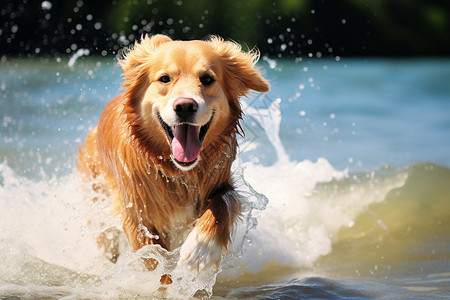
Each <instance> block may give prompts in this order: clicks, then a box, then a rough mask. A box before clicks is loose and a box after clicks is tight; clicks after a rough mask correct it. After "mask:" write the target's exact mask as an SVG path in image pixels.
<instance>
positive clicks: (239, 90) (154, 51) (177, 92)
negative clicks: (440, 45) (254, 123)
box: [120, 35, 269, 170]
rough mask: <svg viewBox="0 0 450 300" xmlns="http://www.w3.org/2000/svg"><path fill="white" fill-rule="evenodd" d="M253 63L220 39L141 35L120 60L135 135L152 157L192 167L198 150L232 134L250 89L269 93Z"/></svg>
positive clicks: (254, 58)
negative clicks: (140, 38) (179, 38)
mask: <svg viewBox="0 0 450 300" xmlns="http://www.w3.org/2000/svg"><path fill="white" fill-rule="evenodd" d="M257 60H258V54H257V53H256V52H248V53H246V52H243V51H242V50H241V47H240V46H239V45H237V44H235V43H232V42H226V41H223V40H222V39H221V38H218V37H212V38H210V39H209V40H207V41H198V40H195V41H173V40H171V39H170V38H169V37H167V36H163V35H155V36H153V37H151V38H149V37H144V38H143V39H142V40H141V42H139V43H136V45H135V46H134V47H133V48H132V49H131V50H129V51H128V52H127V53H126V55H125V57H124V59H123V60H121V61H120V65H121V66H122V69H123V71H124V77H125V82H124V83H123V87H124V88H125V92H124V93H125V97H127V105H128V106H129V107H126V110H127V111H126V113H127V114H128V115H129V116H130V123H131V125H132V128H133V134H134V135H135V136H136V137H137V138H139V139H141V140H142V141H143V142H144V143H145V144H146V145H147V148H148V149H149V151H152V152H153V153H152V154H154V155H155V156H160V157H161V156H162V157H164V158H168V157H170V158H171V159H172V161H173V162H174V163H175V165H176V166H177V167H178V168H179V169H181V170H190V169H192V168H193V167H194V166H195V165H196V164H197V162H198V161H199V157H200V155H201V154H200V153H201V150H202V148H205V147H208V145H212V144H214V143H215V142H217V141H220V140H223V135H229V134H232V133H234V132H235V131H236V128H237V126H238V121H239V119H240V117H241V109H240V104H239V102H238V98H239V97H240V96H243V95H246V94H247V92H248V91H249V90H255V91H258V92H267V91H268V90H269V85H268V83H267V81H266V80H265V79H264V78H263V77H262V76H261V75H260V73H259V72H258V70H257V69H256V68H255V63H256V61H257Z"/></svg>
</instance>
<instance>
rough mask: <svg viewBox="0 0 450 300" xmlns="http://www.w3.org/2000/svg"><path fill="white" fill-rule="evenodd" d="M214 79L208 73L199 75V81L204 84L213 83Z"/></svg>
mask: <svg viewBox="0 0 450 300" xmlns="http://www.w3.org/2000/svg"><path fill="white" fill-rule="evenodd" d="M214 81H215V80H214V78H212V76H210V75H203V76H202V77H200V82H201V83H202V84H203V85H206V86H208V85H211V84H213V83H214Z"/></svg>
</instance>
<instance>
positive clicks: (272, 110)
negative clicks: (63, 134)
mask: <svg viewBox="0 0 450 300" xmlns="http://www.w3.org/2000/svg"><path fill="white" fill-rule="evenodd" d="M280 103H281V99H280V98H277V99H276V100H275V101H273V102H272V103H271V105H270V107H268V108H266V109H264V108H255V107H252V106H250V105H248V104H247V103H246V102H244V101H242V109H243V111H244V112H245V113H246V114H247V115H250V116H252V117H253V118H254V119H255V120H256V121H258V123H259V124H260V125H261V127H262V128H263V129H264V132H265V133H266V135H267V138H268V139H269V141H270V143H271V144H272V146H273V147H274V148H275V151H276V153H277V157H278V161H279V162H280V163H286V162H288V161H289V157H288V155H287V154H286V151H285V149H284V147H283V144H282V143H281V140H280V135H279V133H280V124H281V109H280Z"/></svg>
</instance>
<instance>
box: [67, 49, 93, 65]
mask: <svg viewBox="0 0 450 300" xmlns="http://www.w3.org/2000/svg"><path fill="white" fill-rule="evenodd" d="M90 53H91V51H90V50H89V49H78V50H77V52H75V53H74V54H73V55H72V56H71V57H70V59H69V62H68V63H67V66H69V67H70V68H73V66H75V63H76V62H77V59H78V58H80V57H82V56H88V55H89V54H90Z"/></svg>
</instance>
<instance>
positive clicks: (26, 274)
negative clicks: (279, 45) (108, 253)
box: [0, 56, 450, 299]
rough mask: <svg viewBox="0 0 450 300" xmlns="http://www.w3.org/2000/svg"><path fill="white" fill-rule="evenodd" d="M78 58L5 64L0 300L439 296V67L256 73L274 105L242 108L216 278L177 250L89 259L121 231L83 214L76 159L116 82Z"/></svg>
mask: <svg viewBox="0 0 450 300" xmlns="http://www.w3.org/2000/svg"><path fill="white" fill-rule="evenodd" d="M77 59H78V60H76V61H75V60H72V63H71V61H64V60H63V61H61V62H53V61H51V60H47V61H45V60H7V61H6V62H3V63H2V73H1V75H0V88H1V99H0V101H1V102H0V113H1V115H0V122H1V123H0V133H1V137H0V157H1V161H2V163H1V164H0V261H1V262H2V264H1V266H0V295H1V296H2V297H18V298H27V299H29V298H40V297H42V298H61V297H69V298H70V297H73V298H84V299H85V298H99V299H110V298H124V297H142V298H146V297H150V298H151V297H154V296H157V297H174V298H185V297H191V296H194V295H195V296H196V297H202V296H205V295H206V296H208V295H212V296H213V297H217V298H221V297H223V298H227V299H228V298H264V297H267V298H293V299H296V298H311V297H315V298H331V299H334V298H361V297H368V298H373V297H382V298H392V297H413V298H416V297H434V298H445V297H447V296H448V295H449V293H450V288H449V286H450V264H449V256H450V248H449V245H450V211H449V209H448V207H449V204H450V203H449V201H450V186H449V185H448V183H449V182H450V169H448V167H449V166H450V157H449V154H448V151H447V149H449V148H450V122H449V120H450V119H449V117H448V112H450V99H449V95H450V90H449V87H448V84H447V83H448V80H449V78H450V73H449V71H448V70H450V62H449V61H447V60H425V61H414V60H412V61H403V62H402V61H387V60H375V61H369V62H363V61H360V60H349V61H347V62H346V61H345V60H343V61H341V62H339V63H337V62H335V61H328V60H312V61H304V62H302V63H293V62H285V61H280V60H277V61H276V60H271V59H268V58H266V59H265V60H263V64H262V66H263V67H264V70H265V71H266V72H267V74H266V77H268V78H269V80H270V81H271V83H272V91H271V92H270V93H269V94H267V95H254V96H253V97H250V98H249V99H247V100H245V103H243V109H244V111H245V112H246V114H247V117H246V118H245V123H244V129H245V132H246V137H245V139H242V140H241V141H240V150H241V155H240V158H239V160H238V161H237V162H236V163H235V166H234V169H235V170H234V174H235V178H236V181H237V185H238V189H239V190H241V192H242V193H243V195H244V196H245V199H247V210H246V213H245V218H243V221H242V222H241V224H240V226H239V230H238V231H237V232H236V235H235V238H234V240H235V243H234V244H233V248H232V249H230V252H229V254H228V255H227V256H226V257H224V260H223V263H222V264H221V267H220V272H219V273H218V274H217V277H216V274H215V272H213V270H209V271H207V272H204V273H200V274H198V273H196V272H194V273H192V272H187V271H184V270H179V269H178V268H177V267H176V265H175V264H174V262H176V260H177V259H176V258H177V255H178V252H177V250H175V251H174V252H172V253H168V252H167V251H163V250H161V249H158V248H157V247H147V248H144V249H142V250H141V251H139V252H138V253H131V252H130V251H129V248H128V246H127V244H126V242H124V243H123V245H122V250H123V251H122V253H123V255H122V256H121V257H120V258H119V261H118V262H117V263H116V264H112V263H110V262H109V261H108V260H106V259H105V258H104V256H103V254H102V253H101V251H100V250H98V249H97V246H96V243H95V237H96V235H97V234H98V232H99V231H100V230H101V228H102V226H101V225H100V224H99V223H100V221H101V222H103V223H106V225H108V226H109V225H117V226H119V225H118V220H117V219H116V218H114V217H113V216H109V215H108V214H107V213H105V211H106V210H105V207H102V205H100V204H97V205H92V204H90V203H87V202H85V201H84V200H83V199H84V197H83V193H82V186H81V181H80V179H79V177H78V174H77V172H76V170H75V168H74V164H75V159H74V157H75V153H76V150H77V147H78V145H79V143H80V142H81V141H82V139H83V138H84V136H85V134H86V132H87V130H88V129H89V127H91V126H93V125H94V124H95V123H96V122H97V120H98V118H99V116H100V112H101V110H102V109H103V106H104V105H105V104H106V102H107V101H108V100H109V99H110V98H111V97H112V96H113V95H115V94H116V92H117V90H118V88H119V82H120V70H119V68H118V67H117V66H116V64H115V63H114V62H113V61H112V60H111V59H101V60H97V59H95V58H90V57H89V58H85V57H81V56H80V57H77ZM68 64H69V65H70V66H68ZM421 161H430V162H429V163H428V162H421ZM244 179H245V180H244ZM87 220H97V221H98V222H97V223H96V222H94V224H90V225H89V226H88V222H87ZM141 256H151V257H154V258H156V259H158V260H159V261H161V262H162V263H161V267H160V268H158V269H157V270H155V271H154V272H147V271H144V269H143V267H142V266H141V265H140V264H139V257H141ZM167 271H170V272H171V274H172V275H173V278H174V279H175V280H174V284H173V285H171V286H169V287H168V288H165V289H161V288H160V286H159V280H158V279H159V277H160V275H161V274H164V273H165V272H167Z"/></svg>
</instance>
